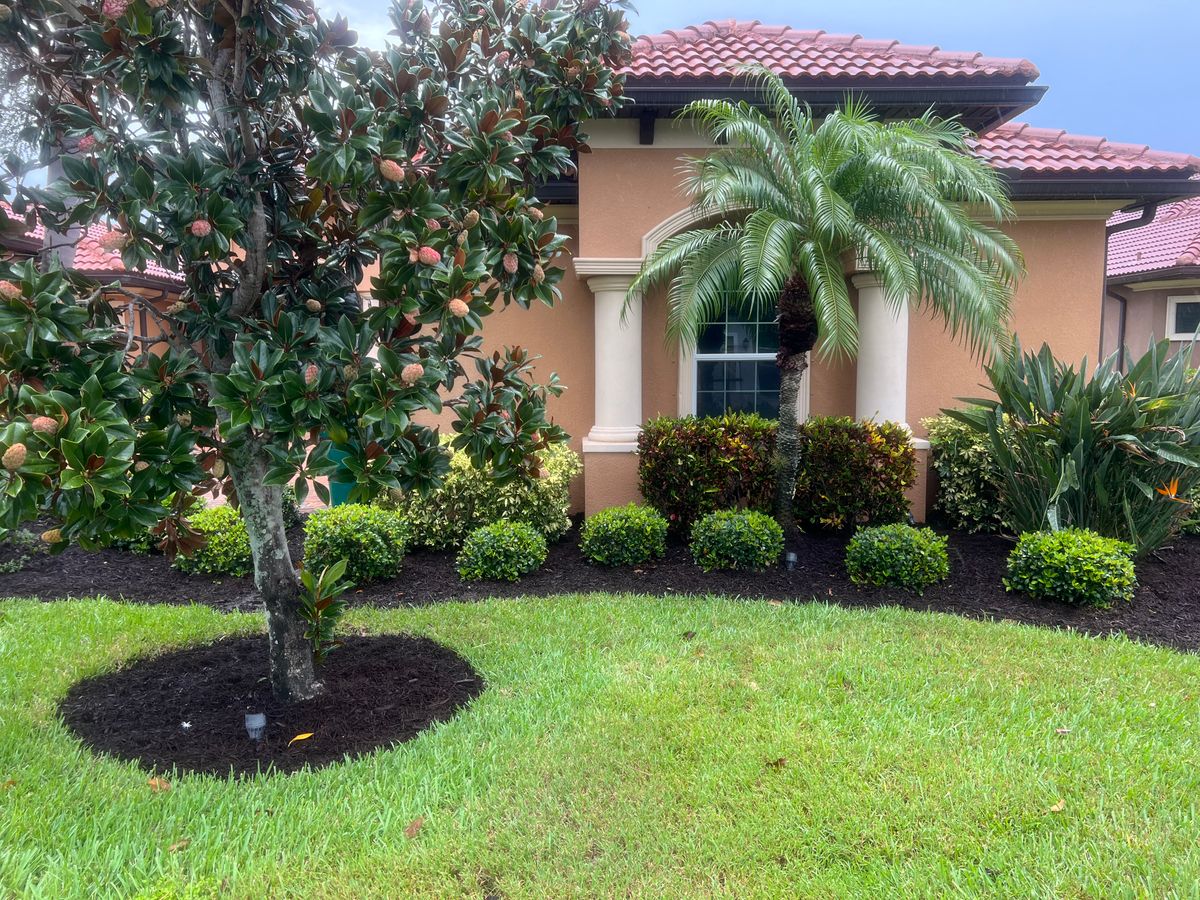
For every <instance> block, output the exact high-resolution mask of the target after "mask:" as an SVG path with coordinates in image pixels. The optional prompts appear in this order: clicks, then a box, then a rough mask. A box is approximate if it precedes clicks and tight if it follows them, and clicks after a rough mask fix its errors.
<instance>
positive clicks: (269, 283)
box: [0, 0, 629, 700]
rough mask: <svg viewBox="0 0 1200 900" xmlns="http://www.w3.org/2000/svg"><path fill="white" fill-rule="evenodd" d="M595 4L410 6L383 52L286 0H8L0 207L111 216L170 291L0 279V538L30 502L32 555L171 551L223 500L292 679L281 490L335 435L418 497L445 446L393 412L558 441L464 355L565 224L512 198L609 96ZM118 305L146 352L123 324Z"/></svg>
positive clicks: (484, 447)
mask: <svg viewBox="0 0 1200 900" xmlns="http://www.w3.org/2000/svg"><path fill="white" fill-rule="evenodd" d="M620 5H621V2H620V0H617V2H616V3H615V4H606V3H602V2H600V0H582V2H577V3H569V4H566V5H559V4H556V3H554V2H553V0H549V2H544V3H542V5H541V6H538V7H533V6H530V5H527V4H526V3H525V2H523V0H517V2H511V0H491V2H486V3H485V2H481V0H435V2H430V3H423V2H421V0H410V2H408V3H401V4H399V5H397V6H396V7H395V8H393V10H392V19H393V22H394V25H395V31H394V32H393V35H394V36H395V44H394V45H393V46H390V47H389V48H388V49H387V50H386V51H383V52H376V51H372V50H368V49H363V48H359V47H357V46H355V36H354V34H353V33H352V32H350V31H348V30H347V27H346V24H345V23H344V22H343V21H341V20H340V19H339V20H334V21H326V20H324V19H322V18H321V17H320V16H319V15H317V13H316V11H315V9H314V7H313V5H312V3H311V2H310V0H132V2H130V0H103V2H102V3H100V2H97V3H96V4H95V5H84V4H81V3H77V2H74V0H22V2H21V3H20V4H19V5H16V6H14V7H12V8H11V12H10V14H9V15H7V17H4V18H3V21H2V22H0V39H2V40H3V41H4V43H6V44H7V45H8V47H9V49H10V51H11V53H12V54H14V56H15V57H16V58H17V59H18V60H19V61H20V64H21V66H22V67H23V69H24V71H25V74H26V75H27V76H28V77H30V78H31V79H33V81H34V83H35V84H36V85H37V87H38V93H39V98H40V102H39V106H38V109H39V111H40V121H39V124H40V125H41V126H42V128H43V129H44V131H43V134H44V137H45V139H46V140H49V141H51V142H52V143H53V144H54V145H55V146H56V147H58V148H59V150H60V152H61V160H62V164H63V171H64V173H65V178H64V179H62V180H61V181H60V182H58V183H56V184H54V185H51V186H50V187H49V188H48V189H46V190H33V189H28V188H24V189H20V190H19V192H18V194H17V195H16V199H15V200H14V201H13V204H12V206H13V208H14V210H15V215H17V216H24V217H25V218H26V219H27V220H28V221H33V219H34V218H35V217H36V218H40V219H41V220H42V222H43V223H44V224H46V226H47V227H48V229H49V230H51V231H52V232H56V233H65V232H67V231H68V229H69V228H71V227H73V226H78V225H82V224H85V223H89V222H93V221H106V222H110V223H113V224H114V225H115V227H116V228H117V237H116V238H115V239H114V241H113V248H114V249H119V250H120V253H121V256H122V259H123V261H124V263H125V265H126V267H127V268H129V269H134V270H136V269H138V268H141V267H143V266H144V265H145V264H146V262H147V261H151V260H153V261H155V262H157V263H159V264H161V265H163V266H165V267H167V268H169V269H172V270H174V271H177V272H179V273H181V275H182V276H183V278H184V287H183V290H182V296H181V298H180V300H179V301H178V302H177V303H174V304H173V305H171V306H170V307H169V308H166V309H163V308H159V307H156V306H154V305H152V304H150V303H148V301H145V300H143V299H142V298H140V297H138V296H137V295H136V294H135V293H132V292H131V293H127V294H124V295H122V303H121V304H117V305H116V306H115V307H114V305H113V304H112V303H111V302H110V301H111V296H112V289H111V287H110V289H109V290H108V291H107V292H106V291H105V290H102V289H101V286H99V285H96V284H92V283H88V282H87V281H86V280H85V279H83V278H81V277H80V276H78V275H77V274H76V273H73V272H72V271H70V270H63V269H60V268H59V267H57V266H55V265H53V264H52V265H50V266H49V267H48V268H47V267H45V266H43V267H42V269H43V270H39V268H38V267H37V266H35V265H34V264H33V263H25V264H21V265H8V266H6V267H5V271H0V277H2V278H3V281H0V304H2V305H0V377H2V379H3V385H2V391H3V392H2V395H0V416H2V417H3V420H4V425H3V430H2V431H0V448H2V450H3V472H2V478H3V481H2V482H0V487H2V493H3V498H4V499H3V504H2V509H0V513H2V516H3V520H2V522H0V524H2V525H4V526H5V527H13V526H15V525H16V524H18V523H19V522H22V521H28V520H31V519H35V518H49V519H51V520H52V521H53V522H54V523H55V525H56V527H54V528H51V529H50V530H49V531H47V532H46V533H45V534H44V535H43V539H44V540H46V541H47V542H48V543H51V544H53V545H54V546H55V547H56V548H61V547H64V546H66V545H67V544H68V542H71V541H76V542H78V543H80V544H82V545H83V546H85V547H91V546H97V545H103V544H104V543H106V542H108V541H110V540H111V539H113V538H114V537H127V536H131V535H132V534H133V533H135V532H136V531H137V530H139V529H145V528H148V527H149V528H152V529H153V531H154V532H155V534H157V535H158V537H159V538H160V540H161V546H162V547H163V549H164V550H166V551H168V552H174V551H176V550H181V551H183V552H186V550H187V549H188V547H189V545H190V544H194V542H195V541H196V540H197V538H196V536H195V535H194V534H192V533H191V532H190V531H189V530H188V528H187V525H186V520H185V518H184V515H185V512H186V509H187V506H188V505H189V501H190V500H191V498H192V496H193V495H194V494H202V493H205V492H207V491H214V492H217V491H223V492H224V493H225V494H226V495H227V496H229V497H230V498H231V499H236V502H237V503H238V504H239V505H240V508H241V511H242V515H243V518H244V519H245V522H246V528H247V531H248V533H249V537H250V544H251V548H252V550H253V556H254V579H255V585H256V588H257V590H258V591H259V593H260V594H261V596H262V600H263V602H264V605H265V607H266V613H267V621H268V630H269V640H270V651H271V652H270V659H271V682H272V686H273V689H274V691H275V693H276V695H277V696H278V697H279V698H280V699H283V700H298V699H304V698H308V697H311V696H313V695H314V694H315V693H316V692H318V691H319V690H320V684H319V682H318V681H317V679H316V676H315V673H314V666H313V646H312V638H313V635H314V634H317V633H318V632H319V631H320V630H321V629H319V628H317V627H316V626H315V625H314V622H313V621H312V619H313V616H314V615H318V616H319V614H320V609H316V610H315V611H314V609H313V608H312V604H311V603H308V604H306V603H305V599H304V595H303V591H302V587H301V583H300V579H299V578H298V575H297V572H296V569H295V566H294V563H293V560H292V558H291V556H290V554H289V551H288V545H287V538H286V535H285V533H284V524H283V516H282V509H281V492H282V486H283V485H286V484H288V483H292V484H294V485H295V488H296V491H297V493H298V494H299V495H301V497H303V496H304V495H305V494H306V492H307V489H308V486H309V485H310V484H313V485H314V486H315V488H316V490H317V491H318V493H320V494H321V495H322V496H323V497H324V496H326V494H325V488H324V486H323V485H322V484H321V483H320V482H319V481H316V479H317V478H318V477H321V476H329V475H331V474H333V473H334V472H335V465H334V464H333V463H332V462H331V460H330V452H331V450H333V449H334V448H337V449H338V450H340V451H343V452H344V453H345V458H344V461H343V462H342V465H344V466H345V467H346V469H348V470H349V472H350V473H352V475H353V478H354V479H355V486H354V489H353V492H352V497H353V498H354V499H368V498H370V497H371V496H373V495H374V494H376V493H377V492H379V491H382V490H384V489H387V488H403V489H406V490H428V489H430V488H432V487H434V486H436V485H437V484H438V482H439V480H440V479H441V478H442V476H443V474H444V473H445V472H446V471H447V468H448V459H447V450H446V448H445V447H443V446H441V445H440V444H439V440H438V435H437V433H436V431H435V430H434V429H433V428H431V427H430V426H429V425H428V424H422V423H421V422H420V421H418V419H419V418H420V414H422V413H431V414H436V413H439V412H441V411H442V409H443V407H448V408H450V409H451V410H452V411H453V414H454V417H453V428H454V431H455V436H454V440H453V443H454V445H455V446H457V447H459V448H463V449H465V450H466V451H468V453H469V454H470V456H471V457H472V459H473V460H474V461H475V462H476V464H479V465H483V464H490V465H491V466H493V467H494V468H495V472H496V475H497V477H498V478H501V479H506V478H519V477H537V475H538V474H539V452H540V451H542V450H543V449H545V448H546V447H547V446H548V445H550V444H552V443H555V442H559V441H562V440H563V439H564V438H565V435H564V433H563V432H562V430H561V429H560V428H559V427H558V426H557V425H554V424H552V423H551V422H550V421H549V420H548V419H547V416H546V411H545V404H546V399H547V397H548V396H549V395H553V394H556V393H558V392H559V391H560V390H561V388H560V387H559V386H558V385H557V383H556V381H555V379H554V378H553V377H551V378H550V379H549V381H548V383H547V384H544V385H539V384H536V383H534V381H533V374H532V365H531V361H532V359H533V357H531V356H530V355H529V354H528V353H527V352H526V351H524V350H522V349H520V348H513V349H507V350H505V351H503V352H497V353H494V354H492V355H484V354H483V353H482V350H481V341H482V339H481V337H480V335H479V332H480V329H481V327H482V324H483V319H484V317H485V316H487V315H488V314H490V313H492V312H493V311H495V310H496V309H497V308H498V307H500V306H503V305H507V304H510V303H517V304H519V305H520V306H522V307H528V306H529V305H530V304H532V303H535V302H541V303H546V304H551V303H553V302H554V300H555V299H556V297H557V296H558V291H557V289H556V287H555V285H556V282H557V281H558V280H559V279H560V278H561V277H562V271H561V269H559V268H556V267H552V266H551V265H550V263H551V262H552V260H553V259H554V258H555V257H556V256H557V255H558V254H559V253H561V252H562V247H563V244H564V242H565V238H564V237H563V236H562V235H559V234H558V233H557V230H556V222H555V219H554V218H553V217H552V216H550V215H548V214H547V213H546V212H545V211H544V210H543V208H542V207H541V206H540V205H539V203H538V202H537V201H536V199H534V197H533V193H532V188H533V186H534V185H536V184H537V183H538V182H540V181H542V180H545V179H548V178H553V177H555V176H560V175H562V174H564V173H566V172H567V171H568V170H569V169H570V168H571V165H572V162H571V159H572V154H573V153H575V152H585V151H586V150H587V147H586V144H585V143H584V136H583V134H582V133H581V131H580V124H579V123H580V121H581V120H584V119H587V118H589V117H595V116H599V115H602V114H605V113H607V112H609V111H610V110H611V109H613V108H614V107H616V106H617V105H618V104H619V103H620V102H621V81H620V79H619V77H617V76H616V75H615V74H614V70H615V69H616V68H617V67H619V66H620V65H621V64H622V63H623V62H624V61H625V59H626V58H627V55H628V48H629V38H628V35H627V34H626V33H625V31H624V29H625V27H626V25H625V19H624V15H623V12H622V10H621V9H620ZM6 8H8V7H6ZM375 263H377V264H378V274H377V275H376V276H374V277H373V278H372V279H371V281H370V297H371V301H370V302H369V303H362V302H360V299H359V294H358V293H357V290H356V286H357V285H358V284H359V283H360V281H362V279H363V278H364V272H365V270H366V269H367V267H368V266H370V265H372V264H375ZM126 301H127V302H128V303H129V304H134V305H136V304H141V305H143V306H144V308H145V309H146V312H147V313H148V314H149V316H150V317H151V319H152V320H153V322H154V323H155V324H156V328H157V329H160V330H161V333H162V339H161V342H160V343H157V344H154V345H141V344H139V342H138V341H136V340H134V338H133V335H132V333H127V332H126V329H125V324H124V322H123V321H122V318H121V317H120V316H119V315H118V313H117V310H119V309H121V307H122V306H123V304H124V303H125V302H126ZM130 321H132V317H130ZM164 502H166V503H168V504H169V506H166V507H165V506H164ZM321 602H328V601H327V600H322V601H321ZM317 605H318V607H319V606H320V603H318V604H317Z"/></svg>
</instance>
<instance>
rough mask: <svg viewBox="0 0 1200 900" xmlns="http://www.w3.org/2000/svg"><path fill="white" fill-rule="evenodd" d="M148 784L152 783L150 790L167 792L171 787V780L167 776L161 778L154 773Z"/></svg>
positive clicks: (160, 792)
mask: <svg viewBox="0 0 1200 900" xmlns="http://www.w3.org/2000/svg"><path fill="white" fill-rule="evenodd" d="M146 784H148V785H150V790H152V791H153V792H154V793H156V794H165V793H166V792H167V791H169V790H170V789H171V782H169V781H167V779H165V778H159V777H158V776H157V775H152V776H151V777H150V778H149V779H148V780H147V781H146Z"/></svg>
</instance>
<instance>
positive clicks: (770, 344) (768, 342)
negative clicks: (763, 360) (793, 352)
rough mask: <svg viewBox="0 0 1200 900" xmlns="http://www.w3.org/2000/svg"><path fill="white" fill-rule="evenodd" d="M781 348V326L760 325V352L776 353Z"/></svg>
mask: <svg viewBox="0 0 1200 900" xmlns="http://www.w3.org/2000/svg"><path fill="white" fill-rule="evenodd" d="M778 349H779V326H778V325H775V324H773V323H772V324H770V325H759V326H758V352H759V353H774V352H775V351H776V350H778Z"/></svg>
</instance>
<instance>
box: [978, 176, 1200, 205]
mask: <svg viewBox="0 0 1200 900" xmlns="http://www.w3.org/2000/svg"><path fill="white" fill-rule="evenodd" d="M1000 174H1001V177H1002V178H1003V179H1004V181H1005V183H1006V184H1007V185H1008V190H1009V194H1010V196H1011V197H1012V199H1014V200H1129V201H1133V205H1135V206H1136V205H1138V204H1140V203H1145V202H1158V203H1164V202H1167V201H1170V200H1181V199H1183V198H1185V197H1196V196H1200V181H1194V180H1192V176H1193V175H1194V174H1195V173H1194V172H1192V171H1190V170H1180V171H1179V172H1178V173H1168V172H1147V173H1130V172H1080V173H1077V174H1074V175H1067V174H1043V173H1037V172H1026V171H1022V170H1014V169H1006V170H1001V172H1000Z"/></svg>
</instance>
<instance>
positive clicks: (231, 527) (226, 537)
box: [174, 506, 254, 575]
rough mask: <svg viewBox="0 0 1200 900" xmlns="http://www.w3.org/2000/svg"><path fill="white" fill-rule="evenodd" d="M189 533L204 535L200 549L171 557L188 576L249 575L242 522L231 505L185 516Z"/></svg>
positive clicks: (247, 543)
mask: <svg viewBox="0 0 1200 900" xmlns="http://www.w3.org/2000/svg"><path fill="white" fill-rule="evenodd" d="M188 525H189V526H190V527H191V528H192V530H193V531H198V532H200V534H202V535H204V537H205V542H204V546H202V547H198V548H196V549H195V550H193V551H192V552H191V553H190V554H189V555H187V556H184V555H183V554H182V553H181V554H179V555H178V556H176V557H175V562H174V566H175V568H177V569H178V570H179V571H180V572H186V573H187V574H189V575H249V574H250V573H251V572H252V571H253V569H254V563H253V560H252V559H251V557H250V538H249V536H248V535H247V534H246V523H245V522H243V521H242V516H241V514H240V513H239V512H238V511H237V510H236V509H234V508H233V507H232V506H213V507H211V508H209V509H201V510H198V511H197V512H195V513H192V514H191V515H190V516H189V517H188Z"/></svg>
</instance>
